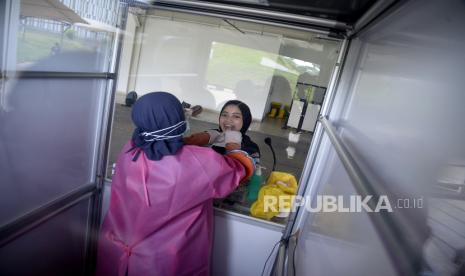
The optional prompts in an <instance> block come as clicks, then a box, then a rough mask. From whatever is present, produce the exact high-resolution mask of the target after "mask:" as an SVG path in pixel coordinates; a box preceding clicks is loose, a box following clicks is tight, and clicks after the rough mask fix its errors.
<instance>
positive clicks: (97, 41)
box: [11, 0, 119, 72]
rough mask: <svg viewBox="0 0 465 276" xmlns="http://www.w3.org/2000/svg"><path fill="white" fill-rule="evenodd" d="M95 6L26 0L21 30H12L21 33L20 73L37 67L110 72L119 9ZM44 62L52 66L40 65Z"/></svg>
mask: <svg viewBox="0 0 465 276" xmlns="http://www.w3.org/2000/svg"><path fill="white" fill-rule="evenodd" d="M60 2H61V3H60ZM93 2H94V3H89V2H88V1H85V0H62V1H58V0H55V1H32V0H22V1H21V7H20V14H19V16H20V18H19V19H20V20H19V23H18V28H17V30H14V29H12V30H11V31H16V32H17V33H16V35H14V34H13V35H12V37H15V38H16V39H17V49H16V64H17V70H32V69H31V68H30V66H31V65H32V64H34V70H39V71H66V72H68V71H69V72H106V71H108V68H109V65H110V62H111V49H112V47H111V46H112V45H113V42H114V39H115V32H116V27H115V26H116V24H117V17H118V8H119V5H118V1H111V2H106V4H108V5H107V7H105V9H103V8H102V7H100V6H99V5H98V4H97V2H98V1H93ZM69 53H81V54H80V55H76V54H69ZM42 60H48V61H49V62H43V63H39V64H37V63H38V62H39V61H42Z"/></svg>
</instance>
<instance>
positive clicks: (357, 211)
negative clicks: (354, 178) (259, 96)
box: [295, 137, 396, 275]
mask: <svg viewBox="0 0 465 276" xmlns="http://www.w3.org/2000/svg"><path fill="white" fill-rule="evenodd" d="M325 138H326V137H325ZM326 142H327V140H326ZM319 158H321V156H320V157H319ZM323 167H324V171H322V175H321V177H319V178H318V179H319V180H318V183H319V187H320V188H319V192H318V193H317V196H315V197H312V198H307V197H305V198H304V201H306V202H305V205H304V212H306V216H307V219H306V221H305V223H304V226H303V228H302V231H301V234H300V236H299V242H298V245H297V248H296V252H295V258H296V259H295V267H296V273H295V274H296V275H323V274H324V275H375V274H376V275H396V274H395V271H394V270H393V267H392V266H391V263H390V259H389V257H388V255H387V253H386V251H385V249H384V246H383V244H382V243H381V241H380V238H379V236H378V234H377V232H376V231H375V228H374V227H373V225H372V222H371V220H370V219H369V217H368V213H367V212H366V210H365V209H364V208H362V207H361V208H357V207H356V206H357V205H356V204H354V203H353V202H356V200H357V193H356V191H355V189H354V187H353V186H352V183H351V180H350V179H349V176H348V175H347V172H346V170H345V169H344V167H343V165H342V163H341V161H340V160H339V158H338V156H337V155H336V153H335V151H334V149H333V148H331V149H330V152H329V154H328V160H327V162H325V163H324V166H323ZM325 202H326V203H325ZM329 202H335V203H336V204H337V205H336V206H334V205H333V204H331V203H329ZM307 204H308V205H307ZM343 208H346V209H345V210H344V209H343Z"/></svg>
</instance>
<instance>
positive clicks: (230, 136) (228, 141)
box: [224, 130, 242, 151]
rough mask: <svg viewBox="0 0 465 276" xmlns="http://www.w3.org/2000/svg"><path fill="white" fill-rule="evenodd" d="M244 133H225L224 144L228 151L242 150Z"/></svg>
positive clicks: (232, 131) (230, 131)
mask: <svg viewBox="0 0 465 276" xmlns="http://www.w3.org/2000/svg"><path fill="white" fill-rule="evenodd" d="M241 143H242V133H241V132H239V131H235V130H226V131H225V132H224V144H225V146H224V147H225V148H226V150H227V151H230V150H239V149H241Z"/></svg>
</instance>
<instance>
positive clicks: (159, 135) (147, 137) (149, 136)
mask: <svg viewBox="0 0 465 276" xmlns="http://www.w3.org/2000/svg"><path fill="white" fill-rule="evenodd" d="M185 124H186V121H181V122H179V123H177V124H175V125H174V126H170V127H167V128H164V129H159V130H155V131H152V132H142V133H141V134H140V135H141V136H143V137H144V141H145V142H152V141H162V140H168V139H173V138H177V137H182V136H183V135H184V133H185V132H186V131H184V132H183V133H181V134H177V135H168V134H170V133H172V132H173V131H175V130H177V129H178V128H180V127H182V126H184V125H185ZM163 131H167V132H165V133H163Z"/></svg>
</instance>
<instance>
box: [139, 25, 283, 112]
mask: <svg viewBox="0 0 465 276" xmlns="http://www.w3.org/2000/svg"><path fill="white" fill-rule="evenodd" d="M145 24H146V25H145V30H144V40H143V46H142V51H141V58H140V61H139V68H138V72H137V80H136V88H135V90H136V91H137V93H138V94H139V95H143V94H145V93H148V92H153V91H168V92H171V93H173V94H174V95H176V96H177V97H178V98H179V99H180V100H181V101H186V102H189V103H192V104H201V105H202V106H203V107H204V108H207V109H212V110H218V111H219V109H220V108H221V107H222V104H223V103H224V102H225V101H226V100H229V99H234V98H236V97H238V95H240V97H238V99H239V100H242V101H244V102H246V103H247V104H248V105H249V107H250V109H251V111H252V116H253V117H254V118H255V119H258V120H260V119H261V118H262V115H263V110H264V108H265V103H266V99H267V96H268V91H269V85H270V83H269V82H266V80H267V79H271V74H270V75H269V76H258V75H257V74H256V73H255V72H252V71H251V72H249V76H250V77H249V79H248V80H244V81H242V82H240V83H238V85H237V87H236V88H235V89H234V91H233V92H229V93H228V92H227V91H226V92H225V91H214V90H213V91H212V90H207V88H206V81H205V77H206V76H205V74H206V70H207V67H208V62H209V57H210V49H211V45H212V43H213V42H220V43H226V44H232V45H236V46H240V47H246V48H251V49H257V50H262V51H266V52H268V53H276V54H277V53H278V52H279V48H280V44H281V39H280V37H278V36H264V35H258V34H249V33H246V34H243V33H240V32H239V31H237V30H230V29H226V28H218V27H216V26H209V25H200V24H197V23H189V22H177V21H170V20H167V19H163V18H151V17H148V18H147V20H146V22H145ZM224 73H225V74H227V73H228V72H226V71H225V72H224Z"/></svg>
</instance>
